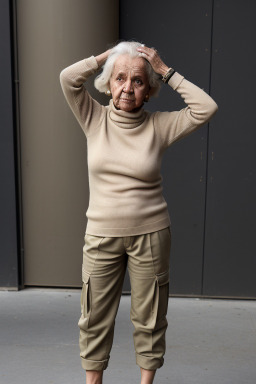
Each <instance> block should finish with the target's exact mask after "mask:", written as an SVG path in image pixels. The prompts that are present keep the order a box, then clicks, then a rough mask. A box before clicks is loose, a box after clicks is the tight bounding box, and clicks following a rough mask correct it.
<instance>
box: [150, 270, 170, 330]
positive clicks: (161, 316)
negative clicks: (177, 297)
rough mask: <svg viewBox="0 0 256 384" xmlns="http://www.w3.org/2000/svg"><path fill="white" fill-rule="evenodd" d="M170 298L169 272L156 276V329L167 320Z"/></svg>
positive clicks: (154, 311)
mask: <svg viewBox="0 0 256 384" xmlns="http://www.w3.org/2000/svg"><path fill="white" fill-rule="evenodd" d="M168 297H169V270H168V271H166V272H163V273H159V274H157V275H156V280H155V292H154V299H153V308H152V312H153V324H154V328H156V327H158V325H157V324H158V323H159V322H161V321H162V320H165V317H166V314H167V309H168Z"/></svg>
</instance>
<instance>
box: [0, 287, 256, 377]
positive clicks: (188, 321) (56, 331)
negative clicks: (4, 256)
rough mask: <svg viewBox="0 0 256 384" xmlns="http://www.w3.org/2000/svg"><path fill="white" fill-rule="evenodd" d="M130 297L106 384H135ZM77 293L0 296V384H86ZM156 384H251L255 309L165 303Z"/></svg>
mask: <svg viewBox="0 0 256 384" xmlns="http://www.w3.org/2000/svg"><path fill="white" fill-rule="evenodd" d="M129 309H130V297H129V296H123V297H122V299H121V304H120V309H119V313H118V317H117V321H116V332H115V339H114V345H113V350H112V354H111V359H110V364H109V368H108V369H107V370H106V371H105V373H104V383H105V384H117V383H118V384H134V383H139V377H140V375H139V368H138V367H137V366H136V365H135V356H134V350H133V341H132V325H131V323H130V319H129ZM79 315H80V291H78V290H47V289H46V290H33V289H26V290H23V291H20V292H0V383H1V384H14V383H15V384H17V383H18V384H25V383H26V384H81V383H84V384H85V373H84V371H83V370H82V368H81V366H80V358H79V347H78V335H79V331H78V327H77V321H78V318H79ZM168 321H169V328H168V331H167V351H166V355H165V365H164V366H163V367H162V368H161V369H160V370H158V372H157V375H156V379H155V383H159V384H167V383H168V384H172V383H173V384H217V383H221V384H255V383H256V303H255V301H238V300H198V299H185V298H171V299H170V302H169V313H168Z"/></svg>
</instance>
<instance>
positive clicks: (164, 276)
mask: <svg viewBox="0 0 256 384" xmlns="http://www.w3.org/2000/svg"><path fill="white" fill-rule="evenodd" d="M156 278H157V282H158V285H159V287H161V285H165V284H168V283H169V271H166V272H162V273H159V274H158V275H156Z"/></svg>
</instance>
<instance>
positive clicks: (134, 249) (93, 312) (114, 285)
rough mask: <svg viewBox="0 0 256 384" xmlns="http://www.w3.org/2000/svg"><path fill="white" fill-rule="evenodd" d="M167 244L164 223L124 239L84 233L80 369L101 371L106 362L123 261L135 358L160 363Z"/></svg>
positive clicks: (147, 363)
mask: <svg viewBox="0 0 256 384" xmlns="http://www.w3.org/2000/svg"><path fill="white" fill-rule="evenodd" d="M170 247H171V231H170V228H169V227H168V228H165V229H162V230H160V231H157V232H152V233H147V234H143V235H138V236H128V237H99V236H92V235H89V234H86V235H85V245H84V248H83V267H82V278H83V288H82V294H81V312H82V314H81V318H80V320H79V322H78V325H79V328H80V339H79V344H80V351H81V353H80V356H81V360H82V367H83V368H84V369H86V370H103V369H106V368H107V366H108V360H109V354H110V350H111V347H112V342H113V335H114V324H115V317H116V313H117V310H118V306H119V301H120V296H121V293H122V286H123V280H124V276H125V270H126V265H127V264H128V270H129V275H130V282H131V321H132V323H133V325H134V328H135V330H134V334H133V337H134V346H135V351H136V362H137V364H138V365H139V366H140V367H141V368H144V369H150V370H154V369H157V368H160V367H161V366H162V365H163V361H164V359H163V355H164V353H165V332H166V328H167V325H168V324H167V319H166V314H167V307H168V294H169V256H170Z"/></svg>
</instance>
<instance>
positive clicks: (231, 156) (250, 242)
mask: <svg viewBox="0 0 256 384" xmlns="http://www.w3.org/2000/svg"><path fill="white" fill-rule="evenodd" d="M255 14H256V2H255V1H253V0H246V1H232V0H229V1H228V0H225V1H224V0H221V1H215V2H214V23H213V51H212V53H213V55H212V82H211V83H212V88H211V93H212V95H213V97H214V98H215V99H216V100H218V103H219V106H220V108H219V111H218V113H217V115H216V119H215V120H214V123H213V124H212V126H211V128H210V135H209V165H208V188H207V206H206V207H207V209H206V230H205V254H204V284H203V293H204V294H205V295H215V296H232V297H233V296H236V297H239V296H240V297H256V283H255V281H256V280H255V274H256V246H255V233H256V225H255V220H256V202H255V198H256V176H255V171H256V167H255V164H256V156H255V153H256V152H255V142H256V124H255V116H254V115H255V101H256V98H255V89H256V76H255V68H256V53H255V46H256V29H255Z"/></svg>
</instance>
